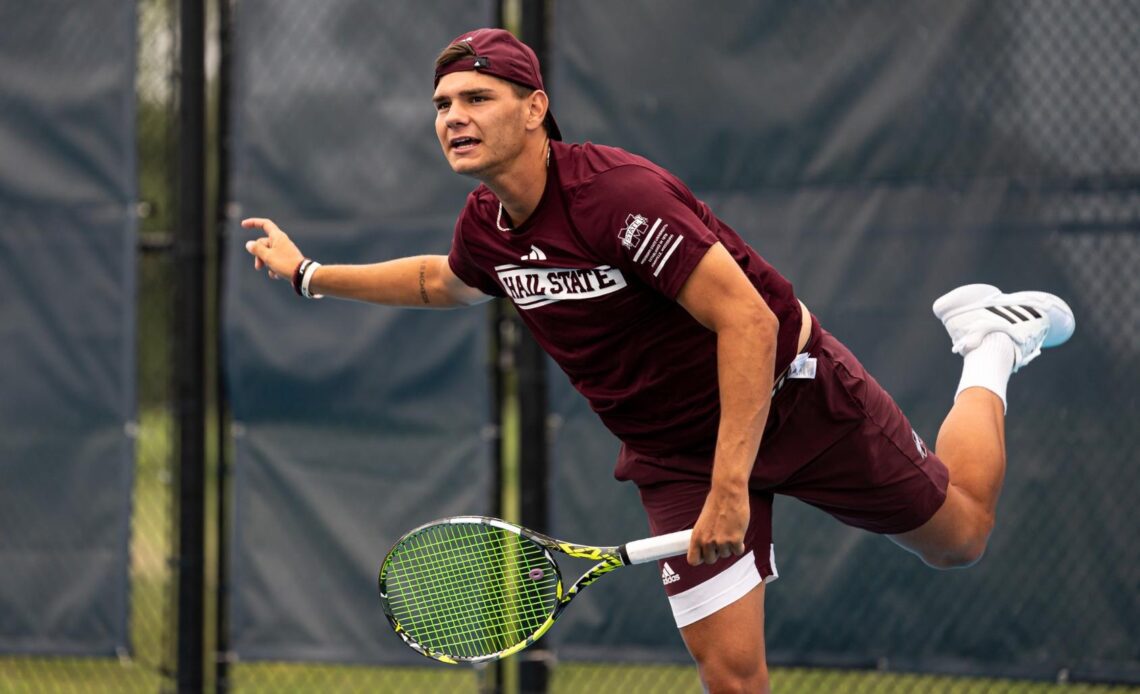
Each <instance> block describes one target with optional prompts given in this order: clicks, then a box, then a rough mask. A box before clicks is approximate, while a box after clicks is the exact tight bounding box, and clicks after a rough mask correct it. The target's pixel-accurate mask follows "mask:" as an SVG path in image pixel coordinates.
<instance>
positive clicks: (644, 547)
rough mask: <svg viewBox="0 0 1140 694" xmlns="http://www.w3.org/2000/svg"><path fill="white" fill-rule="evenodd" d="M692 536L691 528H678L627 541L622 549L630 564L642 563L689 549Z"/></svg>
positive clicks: (675, 554)
mask: <svg viewBox="0 0 1140 694" xmlns="http://www.w3.org/2000/svg"><path fill="white" fill-rule="evenodd" d="M692 536H693V531H692V530H679V531H677V532H675V533H669V534H668V535H658V536H656V537H647V538H645V539H644V540H634V541H633V542H627V543H626V544H625V547H623V549H624V550H625V555H626V556H627V557H629V563H630V564H644V563H645V562H649V561H657V560H658V559H665V558H666V557H675V556H677V555H678V554H685V553H686V552H688V551H689V538H691V537H692Z"/></svg>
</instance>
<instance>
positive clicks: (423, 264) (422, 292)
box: [420, 260, 431, 304]
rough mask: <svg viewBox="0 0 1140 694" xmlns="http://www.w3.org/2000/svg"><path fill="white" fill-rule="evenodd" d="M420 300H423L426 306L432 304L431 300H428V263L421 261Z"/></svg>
mask: <svg viewBox="0 0 1140 694" xmlns="http://www.w3.org/2000/svg"><path fill="white" fill-rule="evenodd" d="M420 298H421V299H423V301H424V303H425V304H430V303H431V300H430V299H428V293H427V261H426V260H421V261H420Z"/></svg>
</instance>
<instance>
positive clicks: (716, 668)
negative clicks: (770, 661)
mask: <svg viewBox="0 0 1140 694" xmlns="http://www.w3.org/2000/svg"><path fill="white" fill-rule="evenodd" d="M699 666H700V673H701V682H702V683H703V684H704V686H705V691H707V692H709V694H737V693H740V694H743V693H745V692H747V693H748V694H754V693H756V692H761V693H763V694H767V693H768V692H770V691H771V689H770V688H769V685H768V666H767V665H766V664H765V663H764V661H763V660H762V659H761V660H759V661H757V660H744V659H739V658H737V659H732V660H730V659H727V658H726V659H715V658H714V659H712V662H702V663H699Z"/></svg>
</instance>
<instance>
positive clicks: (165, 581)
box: [0, 0, 177, 692]
mask: <svg viewBox="0 0 1140 694" xmlns="http://www.w3.org/2000/svg"><path fill="white" fill-rule="evenodd" d="M8 5H9V6H8V7H2V8H0V22H2V21H5V19H3V18H4V17H5V16H6V14H7V13H19V12H21V9H19V8H17V7H15V3H8ZM124 6H126V5H124ZM73 10H74V8H72V9H69V8H68V7H67V6H66V4H55V5H52V6H50V7H44V8H42V9H37V10H35V11H34V14H35V15H36V16H38V21H37V23H36V24H35V26H36V30H37V31H42V32H44V33H43V35H42V37H41V38H42V39H43V40H44V41H45V43H46V42H47V41H48V40H49V37H50V35H51V32H55V31H57V30H58V29H59V27H60V26H65V25H66V24H67V23H69V22H74V21H76V20H77V13H76V12H75V11H73ZM135 11H136V15H135V16H136V19H137V54H136V56H135V58H134V59H135V61H137V62H136V66H137V71H136V102H135V114H134V115H135V133H136V138H137V139H136V142H135V147H136V150H137V161H136V166H137V174H138V179H137V183H138V201H137V204H135V205H133V211H134V212H135V213H136V214H137V217H138V220H139V227H138V228H139V249H138V255H137V266H136V271H137V276H136V282H137V284H136V288H137V307H136V310H137V326H138V332H137V337H136V347H135V350H134V351H135V354H136V355H137V361H136V364H135V366H134V368H135V370H136V371H135V379H134V380H135V382H136V383H137V384H138V393H137V398H138V409H137V413H138V415H137V420H136V421H134V422H131V423H130V424H129V425H128V429H129V431H128V434H129V435H130V436H131V437H133V438H134V441H135V465H134V472H133V487H132V493H131V509H130V519H131V520H130V531H129V532H130V537H129V552H130V567H129V588H128V595H129V617H128V638H129V646H128V647H127V648H125V649H122V650H121V651H120V652H119V653H118V657H117V658H90V657H86V658H70V657H38V656H37V657H29V656H10V655H3V656H0V692H162V691H172V690H173V681H174V680H173V672H174V667H175V664H174V659H173V654H172V647H173V642H174V628H175V627H174V615H173V611H172V598H173V592H172V586H173V581H172V577H173V572H172V569H171V561H172V557H173V551H172V537H173V532H174V528H173V526H172V508H173V501H172V500H173V496H172V495H173V487H172V480H173V477H174V474H173V470H174V465H175V461H174V450H173V440H174V433H173V419H172V415H171V359H170V339H171V338H170V335H171V313H172V287H171V284H170V280H169V275H170V270H171V258H170V254H169V253H168V252H167V251H168V250H169V247H170V241H171V235H172V230H173V228H174V212H175V210H174V205H175V203H174V196H175V192H174V191H175V187H174V186H175V176H176V159H177V157H176V156H175V151H176V150H175V146H174V145H175V137H176V128H175V121H176V118H175V113H176V101H175V97H176V82H175V63H174V59H175V50H176V39H177V26H176V22H175V18H176V16H177V3H176V2H175V0H140V2H139V3H138V5H137V7H136V8H135ZM118 16H119V15H118V14H117V13H110V15H109V16H108V17H106V19H107V21H116V20H117V18H118ZM88 19H91V18H90V17H88ZM102 19H103V18H102V17H99V18H97V21H96V22H95V23H94V24H92V25H89V26H87V27H86V28H85V29H84V31H83V33H84V35H85V36H87V37H88V39H89V40H96V39H97V38H98V37H99V36H100V34H101V29H100V26H99V25H98V21H100V20H102ZM124 63H125V64H129V60H128V59H126V58H124ZM84 68H85V66H84V65H81V64H76V65H75V66H74V69H75V70H77V71H82V70H83V69H84ZM2 79H3V78H2V77H0V81H2ZM90 79H92V80H97V79H98V77H97V76H95V75H92V76H91V77H90ZM59 117H60V118H66V116H65V115H63V114H60V115H59ZM0 156H2V155H0ZM8 530H9V528H5V529H4V532H7V531H8Z"/></svg>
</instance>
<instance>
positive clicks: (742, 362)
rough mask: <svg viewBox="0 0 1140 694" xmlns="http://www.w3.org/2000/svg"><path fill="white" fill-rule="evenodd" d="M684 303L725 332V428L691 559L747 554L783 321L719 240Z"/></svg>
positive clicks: (721, 372)
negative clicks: (751, 492)
mask: <svg viewBox="0 0 1140 694" xmlns="http://www.w3.org/2000/svg"><path fill="white" fill-rule="evenodd" d="M677 301H678V302H679V303H680V304H681V305H682V306H683V307H684V308H685V310H687V311H688V312H689V313H690V314H691V315H692V316H693V318H695V319H696V320H697V321H698V322H700V323H701V325H703V326H705V327H706V328H708V329H709V330H711V331H713V332H715V333H716V336H717V348H716V352H717V379H718V383H719V385H720V408H721V413H720V426H719V429H718V431H717V440H716V457H715V459H714V462H713V471H712V487H711V489H710V490H709V495H708V498H707V499H706V500H705V505H704V508H703V509H702V510H701V515H700V517H699V518H698V519H697V524H696V526H695V527H694V528H693V539H692V543H691V544H690V545H689V554H688V560H689V563H690V564H693V565H696V564H701V563H707V564H712V563H713V562H715V561H716V560H717V559H720V558H723V557H727V556H729V555H730V554H737V555H740V554H743V553H744V533H745V530H747V529H748V519H749V503H748V478H749V476H750V474H751V473H752V466H753V464H754V463H755V461H756V454H757V451H758V450H759V448H760V438H761V436H762V435H763V433H764V423H765V422H766V421H767V419H768V408H769V405H770V404H771V397H772V378H773V371H774V368H775V360H776V335H777V331H778V330H779V321H778V320H777V318H776V315H775V314H774V313H773V312H772V310H771V309H770V308H769V307H768V304H767V303H765V301H764V299H763V298H762V297H761V296H760V293H759V292H757V291H756V288H755V287H753V286H752V283H751V282H750V281H749V280H748V277H747V276H745V274H744V271H743V270H741V269H740V266H739V265H737V263H736V261H735V260H734V259H733V258H732V256H731V255H730V254H729V252H728V250H727V249H726V248H725V247H724V246H723V245H721V244H720V243H716V244H714V245H713V246H711V247H710V248H709V250H708V251H707V252H706V253H705V255H704V257H702V258H701V260H700V261H699V262H698V263H697V265H696V267H695V269H694V270H693V272H692V274H690V275H689V277H688V279H687V280H685V283H684V285H682V287H681V291H680V293H678V295H677Z"/></svg>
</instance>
